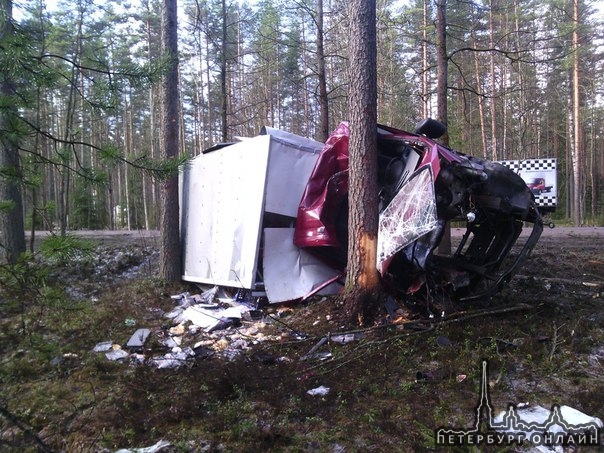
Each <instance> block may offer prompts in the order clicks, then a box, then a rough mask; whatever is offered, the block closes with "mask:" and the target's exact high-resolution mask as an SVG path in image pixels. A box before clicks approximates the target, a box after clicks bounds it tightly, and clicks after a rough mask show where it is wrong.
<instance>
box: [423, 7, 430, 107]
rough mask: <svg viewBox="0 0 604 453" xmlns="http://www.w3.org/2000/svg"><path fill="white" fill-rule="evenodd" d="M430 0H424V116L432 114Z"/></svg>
mask: <svg viewBox="0 0 604 453" xmlns="http://www.w3.org/2000/svg"><path fill="white" fill-rule="evenodd" d="M428 23H429V17H428V0H424V30H423V40H422V101H423V102H422V116H423V117H424V118H428V117H429V116H430V94H429V93H430V86H429V83H430V75H429V68H430V62H429V61H428Z"/></svg>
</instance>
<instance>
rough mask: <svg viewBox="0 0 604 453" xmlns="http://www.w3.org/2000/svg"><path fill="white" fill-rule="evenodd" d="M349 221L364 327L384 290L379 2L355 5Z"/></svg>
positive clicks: (352, 305) (352, 285) (355, 311)
mask: <svg viewBox="0 0 604 453" xmlns="http://www.w3.org/2000/svg"><path fill="white" fill-rule="evenodd" d="M349 17H350V38H349V55H350V67H349V77H350V87H349V94H348V109H349V115H350V145H349V162H350V163H349V172H350V173H349V200H348V206H349V219H348V237H349V240H348V244H349V245H348V275H347V280H346V293H347V295H348V298H347V300H346V308H347V313H348V315H349V316H350V317H351V318H352V319H355V318H356V319H357V320H358V321H359V323H361V324H362V323H363V320H364V314H365V313H366V312H367V311H368V310H370V309H371V303H372V301H373V300H375V298H374V297H373V294H372V293H374V292H376V291H377V289H378V288H379V283H380V282H379V276H378V272H377V268H376V258H377V256H376V254H377V230H378V194H377V56H376V55H377V42H376V41H377V40H376V3H375V0H351V1H350V2H349Z"/></svg>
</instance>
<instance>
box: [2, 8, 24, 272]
mask: <svg viewBox="0 0 604 453" xmlns="http://www.w3.org/2000/svg"><path fill="white" fill-rule="evenodd" d="M11 21H12V1H11V0H0V43H1V42H3V41H8V40H10V39H11V35H12V34H13V33H14V28H13V25H12V22H11ZM14 95H15V91H14V86H13V83H12V80H11V75H10V73H8V71H7V70H6V69H4V68H0V96H1V97H2V98H5V99H6V98H10V97H13V96H14ZM3 103H4V102H3ZM6 105H13V104H10V103H9V102H6ZM16 114H17V112H16V109H15V108H14V107H12V108H3V109H2V110H0V131H1V132H0V134H1V135H0V170H1V171H2V173H3V175H2V176H1V177H0V202H3V203H8V204H7V206H6V207H5V208H4V209H2V210H1V211H0V221H1V232H2V239H1V240H2V242H1V245H2V249H3V250H4V258H5V259H6V261H7V262H8V263H11V264H14V263H16V262H17V259H18V258H19V255H20V254H21V253H24V252H25V226H24V223H23V194H22V191H21V181H20V178H21V162H20V157H19V147H18V144H17V143H16V142H15V139H14V137H11V136H10V135H14V134H7V133H6V131H10V130H11V122H12V120H14V117H13V116H14V115H16Z"/></svg>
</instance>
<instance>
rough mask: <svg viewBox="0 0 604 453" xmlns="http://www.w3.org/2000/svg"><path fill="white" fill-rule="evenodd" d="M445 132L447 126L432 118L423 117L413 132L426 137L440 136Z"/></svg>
mask: <svg viewBox="0 0 604 453" xmlns="http://www.w3.org/2000/svg"><path fill="white" fill-rule="evenodd" d="M445 132H447V126H445V125H444V124H443V123H441V122H440V121H437V120H434V119H432V118H425V119H423V120H421V121H420V122H419V123H417V126H415V133H416V134H419V135H425V136H426V137H428V138H432V139H434V138H438V137H442V136H443V135H444V134H445Z"/></svg>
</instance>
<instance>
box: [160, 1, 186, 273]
mask: <svg viewBox="0 0 604 453" xmlns="http://www.w3.org/2000/svg"><path fill="white" fill-rule="evenodd" d="M162 51H163V52H164V54H165V55H167V56H168V57H169V58H170V67H169V69H168V71H167V73H166V75H165V76H164V80H163V110H164V115H163V118H164V125H163V131H162V145H163V154H164V157H165V158H167V159H174V158H175V157H177V156H178V155H179V144H180V140H179V137H178V135H179V130H180V127H179V120H178V105H179V93H178V32H177V13H176V0H164V2H163V11H162ZM161 195H162V197H161V222H160V224H161V225H160V226H161V249H160V269H159V271H160V277H161V278H163V279H164V280H167V281H179V280H180V279H181V253H180V229H179V226H180V222H179V220H180V212H179V202H178V175H177V174H175V175H173V176H170V177H169V178H168V179H167V180H166V181H165V182H164V183H163V187H162V194H161Z"/></svg>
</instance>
